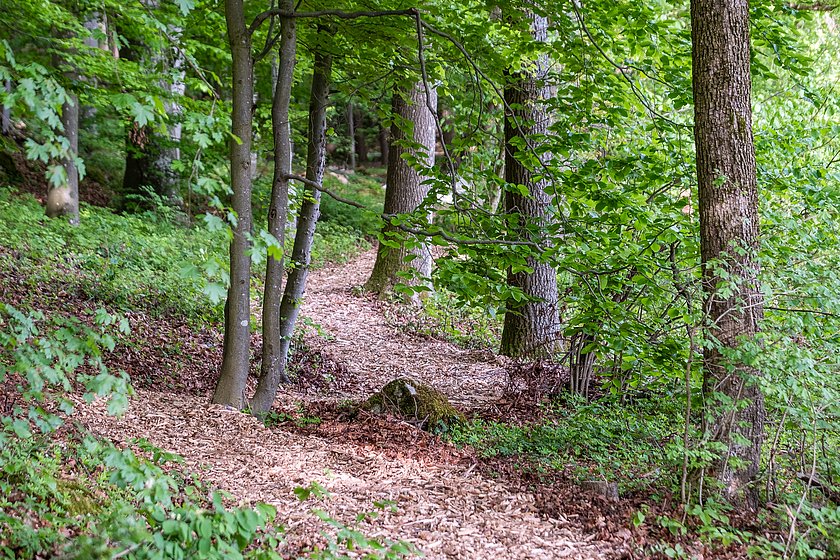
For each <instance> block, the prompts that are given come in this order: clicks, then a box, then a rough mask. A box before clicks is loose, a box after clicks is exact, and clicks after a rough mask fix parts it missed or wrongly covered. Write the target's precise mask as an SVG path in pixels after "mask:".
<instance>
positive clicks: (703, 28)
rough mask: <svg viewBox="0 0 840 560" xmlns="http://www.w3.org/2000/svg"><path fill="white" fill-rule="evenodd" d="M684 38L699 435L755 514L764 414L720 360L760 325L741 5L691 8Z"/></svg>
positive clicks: (746, 371)
mask: <svg viewBox="0 0 840 560" xmlns="http://www.w3.org/2000/svg"><path fill="white" fill-rule="evenodd" d="M691 38H692V47H693V48H692V63H693V90H694V139H695V145H696V150H697V182H698V184H699V192H700V253H701V258H702V262H703V288H704V294H705V298H706V302H705V309H706V311H707V313H706V316H707V317H708V321H709V323H708V325H707V331H706V333H707V336H708V337H709V338H710V341H709V342H710V344H707V345H706V346H705V350H704V355H703V362H704V366H703V367H704V369H703V373H704V378H703V387H704V393H705V395H706V402H707V404H708V405H709V406H710V410H709V414H707V417H709V418H711V420H710V421H709V422H708V425H707V433H708V434H709V435H710V436H711V437H712V438H713V439H714V440H715V441H719V442H721V443H723V444H724V445H725V446H726V449H727V451H726V453H725V454H724V455H723V457H721V458H720V460H719V461H718V462H717V463H716V464H715V465H714V468H713V469H712V474H713V476H714V477H715V478H716V479H717V480H718V481H719V482H720V484H721V486H722V491H723V494H724V495H725V496H726V497H727V498H728V499H729V500H730V501H732V502H733V503H739V504H745V505H747V506H749V507H753V508H755V507H757V505H758V501H757V498H758V496H757V490H756V488H754V487H753V486H751V483H752V481H753V480H754V479H755V476H756V474H757V473H758V468H759V460H760V454H761V445H762V442H763V441H764V418H765V411H764V400H763V397H762V395H761V392H760V389H759V387H758V386H757V385H756V384H755V383H754V382H752V381H751V380H750V378H754V377H755V376H756V375H758V374H759V372H757V371H756V370H755V369H753V368H750V367H746V366H744V365H743V364H733V363H731V360H727V359H726V358H725V357H724V353H725V351H727V350H731V349H734V348H736V347H738V345H739V340H738V339H739V338H741V337H746V338H752V337H754V336H755V334H756V333H757V332H758V329H759V323H760V322H761V319H762V317H763V302H762V297H761V292H760V289H759V285H758V273H759V265H758V262H757V260H756V253H757V251H758V195H757V187H756V167H755V148H754V145H753V132H752V108H751V105H750V89H751V81H750V37H749V12H748V2H747V0H692V2H691ZM733 281H734V282H735V283H736V286H737V287H736V289H735V290H734V293H732V294H731V295H724V294H721V293H718V291H717V286H718V285H719V284H721V283H726V284H727V285H731V283H732V282H733ZM733 366H734V369H733ZM720 395H722V396H723V398H722V399H721V398H719V396H720ZM730 400H731V402H729V403H728V404H726V405H724V404H723V403H724V402H726V401H730ZM735 403H739V404H738V405H736V404H735Z"/></svg>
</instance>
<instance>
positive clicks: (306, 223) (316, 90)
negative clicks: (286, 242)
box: [272, 52, 332, 399]
mask: <svg viewBox="0 0 840 560" xmlns="http://www.w3.org/2000/svg"><path fill="white" fill-rule="evenodd" d="M331 79H332V57H331V56H330V55H328V54H325V53H322V52H316V53H315V66H314V68H313V69H312V93H311V96H310V99H309V145H308V148H307V154H306V178H307V179H309V180H310V181H314V182H315V183H317V184H319V185H320V184H321V182H322V181H323V179H324V162H325V160H326V157H327V103H328V100H329V94H330V80H331ZM320 201H321V191H318V190H315V189H313V188H312V187H309V186H307V187H305V189H304V195H303V204H302V205H301V207H300V216H299V218H298V224H297V233H295V244H294V247H293V248H292V267H291V271H290V272H289V278H288V280H287V281H286V289H285V290H284V292H283V302H282V304H281V305H280V341H281V350H280V356H281V367H282V368H283V371H285V367H286V363H287V362H288V357H289V346H290V345H291V343H292V335H293V334H294V332H295V324H296V322H297V317H298V313H299V312H300V306H301V304H302V303H303V297H304V293H305V292H306V277H307V275H308V274H309V265H310V260H311V257H312V239H313V238H314V236H315V227H316V225H317V224H318V217H319V216H320V213H321V209H320V206H319V204H320ZM273 398H274V396H273V395H272V399H273Z"/></svg>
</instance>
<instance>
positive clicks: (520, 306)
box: [500, 16, 559, 357]
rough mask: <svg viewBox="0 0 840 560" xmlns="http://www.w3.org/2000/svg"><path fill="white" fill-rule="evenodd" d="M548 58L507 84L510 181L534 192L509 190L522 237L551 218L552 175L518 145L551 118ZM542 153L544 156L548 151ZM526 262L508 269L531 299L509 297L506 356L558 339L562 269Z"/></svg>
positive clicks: (543, 351)
mask: <svg viewBox="0 0 840 560" xmlns="http://www.w3.org/2000/svg"><path fill="white" fill-rule="evenodd" d="M530 17H531V18H532V24H531V32H532V34H533V37H534V40H535V41H540V42H545V41H547V40H548V20H547V18H545V17H542V16H530ZM549 63H550V61H549V60H548V57H546V56H544V55H540V56H539V57H538V58H537V60H536V61H535V64H534V66H532V67H531V68H528V69H524V70H520V71H518V72H516V73H513V74H511V75H510V76H509V78H508V82H507V84H506V85H505V102H506V103H505V106H506V107H507V109H506V113H507V114H506V115H505V117H506V118H505V182H506V183H508V184H510V185H523V186H525V187H526V188H527V189H528V193H529V194H527V195H523V194H522V193H520V192H519V191H518V190H517V189H515V188H513V189H508V190H506V192H505V195H504V207H505V212H506V213H507V214H509V215H513V216H514V217H516V219H517V220H518V223H519V227H520V237H521V238H523V239H532V238H533V237H534V236H533V234H532V232H533V231H534V230H535V229H536V230H540V229H543V228H544V227H546V226H547V225H548V224H549V223H550V220H551V217H550V216H549V213H548V206H549V203H550V200H551V199H550V197H549V194H548V193H547V192H546V188H547V187H548V181H547V180H546V179H538V178H535V175H539V174H541V170H539V169H538V170H534V169H531V168H530V167H529V165H528V164H526V163H523V161H522V160H523V159H526V160H527V159H530V157H531V154H530V153H528V151H529V150H528V149H527V148H520V147H519V146H521V145H522V143H523V142H528V144H530V145H531V146H533V145H534V143H535V140H534V137H535V136H538V135H543V134H546V133H547V132H548V127H549V125H550V124H551V116H550V115H549V113H548V110H547V108H546V107H545V105H544V102H545V100H546V99H549V98H551V97H552V96H553V95H554V88H553V87H552V86H551V85H550V83H549V81H548V79H549V76H548V74H549ZM511 109H512V110H511ZM523 156H524V157H523ZM541 157H543V158H544V161H545V159H547V154H546V155H545V156H541ZM527 264H528V266H529V267H530V268H531V269H532V270H533V272H513V271H508V285H509V286H512V287H516V288H519V289H520V290H522V291H523V292H524V293H525V295H527V296H528V298H529V299H528V300H527V301H524V302H513V301H511V302H509V303H508V307H507V311H506V312H505V320H504V327H503V329H502V343H501V348H500V353H501V354H503V355H505V356H522V357H541V356H544V355H547V354H550V353H551V351H552V350H553V349H554V346H555V345H556V343H557V340H558V333H557V330H558V327H559V317H558V306H557V298H558V296H557V274H556V272H555V270H554V268H553V267H552V266H551V265H550V264H547V263H544V262H540V260H539V259H537V258H535V257H528V263H527Z"/></svg>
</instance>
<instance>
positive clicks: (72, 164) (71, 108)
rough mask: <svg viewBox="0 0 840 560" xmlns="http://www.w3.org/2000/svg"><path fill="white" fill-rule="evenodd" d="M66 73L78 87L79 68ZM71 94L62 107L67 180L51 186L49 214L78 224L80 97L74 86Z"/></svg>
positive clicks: (69, 80)
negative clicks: (74, 92)
mask: <svg viewBox="0 0 840 560" xmlns="http://www.w3.org/2000/svg"><path fill="white" fill-rule="evenodd" d="M62 62H63V61H62V59H61V57H59V56H56V57H55V64H56V66H58V65H60V64H61V63H62ZM64 76H65V78H67V80H68V82H70V88H72V87H74V86H73V82H75V81H76V80H77V79H78V77H79V76H78V72H77V70H76V68H73V67H69V68H67V69H66V70H65V71H64ZM68 94H69V97H70V99H69V100H68V101H67V102H65V103H64V105H62V107H61V125H62V126H63V127H64V137H65V138H67V143H68V151H67V155H66V157H64V159H62V161H61V165H62V167H64V173H65V182H64V184H62V185H59V186H57V187H52V188H50V190H49V192H48V193H47V204H46V214H47V216H49V217H50V218H56V217H67V218H68V220H69V222H70V224H72V225H78V223H79V170H78V169H77V167H76V158H78V157H79V98H78V97H77V96H76V95H75V94H73V93H72V91H70V90H68Z"/></svg>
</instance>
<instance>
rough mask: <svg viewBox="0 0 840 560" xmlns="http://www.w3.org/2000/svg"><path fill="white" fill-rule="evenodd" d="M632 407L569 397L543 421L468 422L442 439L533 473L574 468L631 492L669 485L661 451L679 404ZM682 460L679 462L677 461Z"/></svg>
mask: <svg viewBox="0 0 840 560" xmlns="http://www.w3.org/2000/svg"><path fill="white" fill-rule="evenodd" d="M666 402H667V401H663V400H661V399H658V398H652V399H650V400H639V401H638V402H636V403H633V404H628V403H624V404H622V403H619V402H616V401H612V402H611V401H609V400H604V401H602V402H592V403H586V402H583V401H582V400H578V399H575V398H569V399H568V400H567V401H566V402H563V401H557V402H555V403H552V404H550V405H544V406H543V411H542V412H543V414H542V418H541V419H539V420H536V421H534V422H529V423H525V424H522V425H514V424H508V423H504V422H489V421H484V420H472V421H470V422H468V423H466V424H464V425H461V426H458V425H456V426H453V427H452V429H451V430H450V432H448V433H447V434H445V437H447V438H448V439H450V440H451V441H452V442H454V443H456V444H459V445H471V446H473V447H474V448H475V449H476V450H477V451H478V452H479V453H480V454H481V455H483V456H486V457H495V456H502V457H516V458H517V460H518V461H521V462H522V463H524V464H530V465H531V466H532V467H534V468H536V469H543V468H548V469H557V470H561V471H562V470H563V469H564V468H565V467H566V465H569V464H571V465H576V468H577V469H578V475H579V476H581V477H583V478H591V477H592V476H595V477H597V478H600V477H605V478H606V479H607V480H616V481H617V482H619V483H620V484H621V485H622V486H623V487H625V488H627V489H630V490H639V489H644V488H646V487H649V486H654V485H656V484H661V483H662V482H664V483H665V484H667V485H672V484H674V482H675V480H676V479H675V478H674V477H673V473H672V472H669V471H668V470H667V465H665V464H663V452H662V449H663V446H664V445H666V444H667V443H668V442H669V440H670V439H671V438H673V437H674V435H675V434H676V433H677V430H679V420H678V414H679V409H678V406H679V404H678V401H674V400H671V401H670V403H671V404H670V406H666ZM676 459H677V460H680V459H681V458H679V457H678V458H676Z"/></svg>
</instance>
